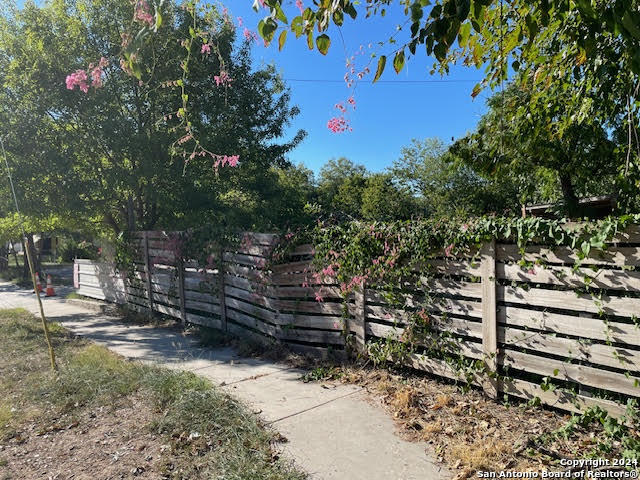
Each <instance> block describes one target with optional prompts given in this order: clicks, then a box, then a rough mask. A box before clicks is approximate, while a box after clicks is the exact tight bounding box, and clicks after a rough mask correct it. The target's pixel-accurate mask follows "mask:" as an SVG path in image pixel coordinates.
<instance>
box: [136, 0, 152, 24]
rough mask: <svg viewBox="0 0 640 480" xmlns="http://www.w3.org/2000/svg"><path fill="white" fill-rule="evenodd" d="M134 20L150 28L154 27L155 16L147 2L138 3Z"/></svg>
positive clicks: (140, 1) (143, 0)
mask: <svg viewBox="0 0 640 480" xmlns="http://www.w3.org/2000/svg"><path fill="white" fill-rule="evenodd" d="M133 18H134V20H138V21H140V22H142V23H146V24H148V25H149V26H152V25H153V23H154V21H153V15H151V9H150V8H149V4H148V3H147V0H138V1H137V2H136V6H135V10H134V14H133Z"/></svg>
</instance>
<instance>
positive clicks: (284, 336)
mask: <svg viewBox="0 0 640 480" xmlns="http://www.w3.org/2000/svg"><path fill="white" fill-rule="evenodd" d="M277 338H278V339H279V340H281V341H284V342H289V341H294V342H309V343H322V344H325V345H344V337H343V336H342V333H341V332H327V331H323V330H300V329H297V328H279V329H278V334H277Z"/></svg>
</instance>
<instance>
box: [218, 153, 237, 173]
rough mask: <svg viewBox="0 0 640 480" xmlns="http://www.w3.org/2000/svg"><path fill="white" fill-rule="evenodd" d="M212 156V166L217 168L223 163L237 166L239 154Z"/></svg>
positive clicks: (223, 164)
mask: <svg viewBox="0 0 640 480" xmlns="http://www.w3.org/2000/svg"><path fill="white" fill-rule="evenodd" d="M213 158H214V162H213V168H214V169H215V170H217V169H218V168H219V167H224V166H225V165H229V166H230V167H235V166H237V165H238V160H240V155H213Z"/></svg>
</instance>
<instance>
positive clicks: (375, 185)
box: [361, 173, 418, 221]
mask: <svg viewBox="0 0 640 480" xmlns="http://www.w3.org/2000/svg"><path fill="white" fill-rule="evenodd" d="M361 216H362V218H364V219H366V220H378V221H392V220H408V219H410V218H411V217H412V216H418V212H417V208H416V205H415V201H414V197H413V196H412V195H411V193H410V192H409V190H408V189H403V188H401V187H399V186H398V185H397V184H396V183H395V182H394V180H393V177H392V176H391V174H389V173H375V174H372V175H371V176H369V178H367V184H366V187H365V189H364V190H363V192H362V207H361Z"/></svg>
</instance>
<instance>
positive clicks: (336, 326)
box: [333, 322, 340, 330]
mask: <svg viewBox="0 0 640 480" xmlns="http://www.w3.org/2000/svg"><path fill="white" fill-rule="evenodd" d="M333 328H335V329H336V330H338V329H339V328H340V324H339V323H338V322H333Z"/></svg>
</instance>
